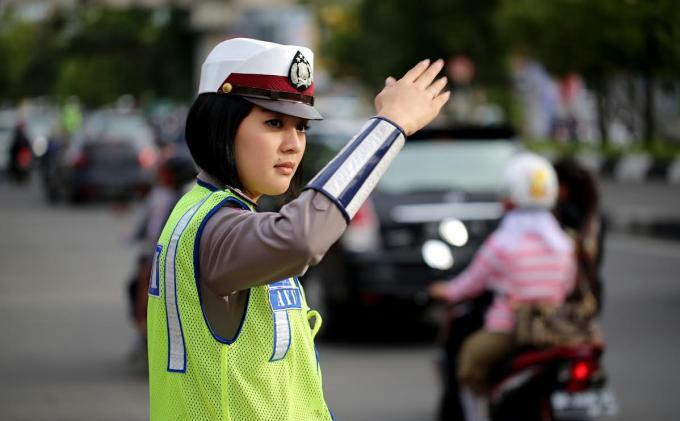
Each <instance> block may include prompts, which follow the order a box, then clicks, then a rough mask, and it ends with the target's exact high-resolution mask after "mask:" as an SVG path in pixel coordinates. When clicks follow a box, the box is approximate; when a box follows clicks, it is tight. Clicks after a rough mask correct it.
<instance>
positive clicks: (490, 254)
mask: <svg viewBox="0 0 680 421" xmlns="http://www.w3.org/2000/svg"><path fill="white" fill-rule="evenodd" d="M498 260H499V255H498V251H497V249H496V248H495V247H494V246H493V240H492V239H489V240H487V241H486V242H485V243H484V245H483V246H482V247H481V248H480V249H479V251H478V252H477V254H476V255H475V257H474V259H473V260H472V263H470V265H469V266H468V267H467V269H465V270H464V271H463V272H462V273H461V274H460V275H458V276H457V277H455V278H453V279H451V280H450V281H449V284H448V287H447V291H446V292H447V297H448V298H449V300H451V301H462V300H465V299H468V298H472V297H476V296H477V295H480V294H481V293H482V292H483V291H484V290H485V289H486V288H487V285H488V284H489V281H490V279H491V278H492V276H493V275H494V273H495V271H496V266H497V264H498V263H497V262H498Z"/></svg>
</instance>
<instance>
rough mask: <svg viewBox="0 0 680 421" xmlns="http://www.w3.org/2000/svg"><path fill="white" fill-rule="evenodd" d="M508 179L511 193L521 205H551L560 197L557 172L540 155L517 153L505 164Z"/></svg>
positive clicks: (507, 182) (507, 186) (537, 206)
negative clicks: (558, 195)
mask: <svg viewBox="0 0 680 421" xmlns="http://www.w3.org/2000/svg"><path fill="white" fill-rule="evenodd" d="M504 181H505V188H506V194H507V197H508V198H509V199H510V201H511V202H512V203H513V204H514V205H515V206H516V207H518V208H538V209H551V208H552V207H553V206H554V205H555V202H556V201H557V194H558V190H559V184H558V181H557V174H556V173H555V169H554V168H553V166H552V164H551V163H550V161H548V160H547V159H545V158H543V157H541V156H539V155H536V154H533V153H530V152H523V153H521V154H519V155H517V156H516V157H515V158H513V159H512V161H510V163H509V164H508V165H507V167H506V168H505V177H504Z"/></svg>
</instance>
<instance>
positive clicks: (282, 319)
mask: <svg viewBox="0 0 680 421" xmlns="http://www.w3.org/2000/svg"><path fill="white" fill-rule="evenodd" d="M273 314H274V352H273V353H272V357H271V358H270V359H269V361H279V360H282V359H283V357H285V356H286V354H287V353H288V348H290V319H288V311H286V310H280V311H275V312H274V313H273Z"/></svg>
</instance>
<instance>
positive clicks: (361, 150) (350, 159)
mask: <svg viewBox="0 0 680 421" xmlns="http://www.w3.org/2000/svg"><path fill="white" fill-rule="evenodd" d="M404 141H405V138H404V134H403V132H402V131H401V129H400V128H398V127H397V126H395V125H394V124H392V123H391V122H388V121H386V120H384V119H381V118H373V119H371V120H369V121H368V123H367V124H366V125H365V126H364V128H363V129H362V130H361V131H360V132H359V134H358V135H356V136H355V137H354V138H352V140H351V141H350V142H349V143H348V144H347V145H346V146H345V147H344V148H343V149H342V150H341V151H340V152H339V153H338V154H337V155H336V156H335V158H333V159H332V160H331V161H330V162H329V163H328V164H327V165H326V166H325V167H324V168H323V169H322V170H321V171H320V172H319V173H318V174H317V175H316V176H315V177H314V178H313V179H312V181H310V183H309V184H308V185H307V187H306V189H313V190H317V191H319V192H321V193H323V194H324V195H326V196H327V197H328V198H329V199H331V200H332V201H333V202H334V203H335V204H336V206H338V208H339V209H340V211H341V212H342V213H343V216H344V217H345V219H346V220H347V222H348V223H349V221H350V220H351V219H352V217H353V216H354V214H355V213H356V212H357V210H358V209H359V207H360V206H361V205H362V204H363V202H364V201H365V200H366V198H367V197H368V195H369V194H370V193H371V192H372V191H373V189H374V188H375V186H376V185H377V184H378V181H379V180H380V177H382V175H383V174H384V173H385V170H386V169H387V167H388V166H389V164H390V163H391V162H392V160H393V159H394V157H395V156H396V154H397V153H398V152H399V151H400V150H401V148H402V147H403V146H404Z"/></svg>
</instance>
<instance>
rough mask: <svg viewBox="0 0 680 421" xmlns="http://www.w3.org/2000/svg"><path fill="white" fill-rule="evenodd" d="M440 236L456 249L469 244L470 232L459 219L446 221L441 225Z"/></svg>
mask: <svg viewBox="0 0 680 421" xmlns="http://www.w3.org/2000/svg"><path fill="white" fill-rule="evenodd" d="M439 235H441V237H442V238H443V239H444V240H446V242H447V243H449V244H451V245H452V246H456V247H463V246H464V245H465V244H467V242H468V238H469V236H468V231H467V228H465V224H464V223H462V222H461V221H459V220H458V219H445V220H444V221H442V222H441V224H439Z"/></svg>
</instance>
